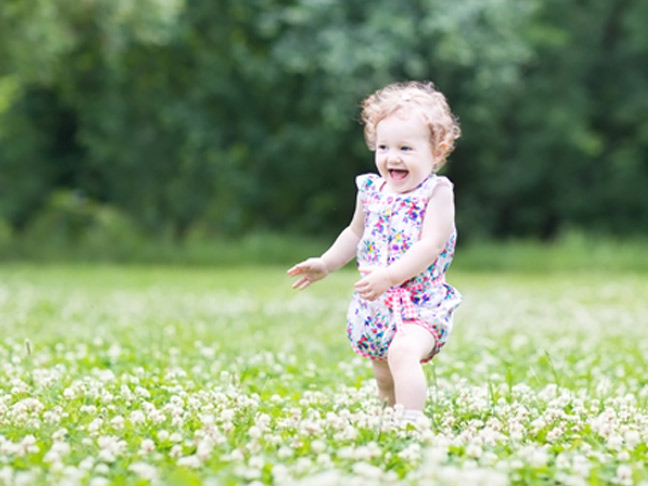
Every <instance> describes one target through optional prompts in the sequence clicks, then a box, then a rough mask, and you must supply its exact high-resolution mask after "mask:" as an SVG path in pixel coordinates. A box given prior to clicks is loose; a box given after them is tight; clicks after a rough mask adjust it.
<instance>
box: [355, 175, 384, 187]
mask: <svg viewBox="0 0 648 486" xmlns="http://www.w3.org/2000/svg"><path fill="white" fill-rule="evenodd" d="M380 179H381V177H380V176H379V175H378V174H374V173H367V174H360V175H359V176H357V177H356V178H355V183H356V187H357V188H358V190H360V191H366V190H369V189H371V188H375V187H376V186H377V183H378V181H379V180H380Z"/></svg>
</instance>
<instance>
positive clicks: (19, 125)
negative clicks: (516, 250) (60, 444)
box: [0, 0, 648, 252]
mask: <svg viewBox="0 0 648 486" xmlns="http://www.w3.org/2000/svg"><path fill="white" fill-rule="evenodd" d="M646 21H648V4H646V2H639V1H633V0H615V1H613V2H610V1H606V0H593V1H591V2H587V4H583V3H582V2H577V1H575V0H571V1H568V2H562V1H560V2H559V1H557V0H548V1H544V2H540V1H539V0H529V1H525V2H515V1H514V0H504V1H464V2H445V1H441V0H405V1H403V2H399V3H398V5H396V4H394V3H393V2H391V1H388V0H377V1H376V2H369V3H367V2H361V1H359V0H351V1H347V2H334V1H331V0H317V1H313V0H288V1H287V0H221V1H219V2H217V3H209V2H184V3H183V2H181V1H179V0H169V1H164V2H162V1H159V0H142V1H138V2H133V1H131V0H118V1H114V0H110V1H109V0H88V1H85V2H83V3H82V4H79V3H78V2H74V1H72V0H60V1H58V2H55V3H51V2H45V1H42V0H28V1H20V2H19V1H15V0H10V1H8V2H3V3H2V5H0V220H2V221H4V222H5V223H3V224H4V226H5V227H6V228H5V229H4V230H3V234H4V235H5V236H3V238H5V239H7V238H8V236H7V235H12V236H11V238H18V239H21V238H27V237H28V236H29V235H34V236H33V237H34V238H37V241H40V240H38V238H42V237H43V235H45V234H47V235H50V237H48V241H49V242H51V243H52V244H53V243H54V242H55V241H59V240H60V241H61V242H70V241H72V242H74V243H75V244H80V243H81V240H83V241H86V244H87V245H88V246H92V245H95V246H96V245H101V244H105V245H106V246H110V247H113V246H114V245H122V244H123V245H125V247H126V248H129V247H132V245H133V244H134V243H133V241H136V240H137V239H138V238H139V237H142V236H143V237H146V238H148V239H149V241H151V242H156V241H167V240H171V241H174V242H175V244H177V245H181V244H183V242H186V241H187V240H191V239H192V238H193V239H194V240H195V238H196V235H198V234H200V235H203V236H204V238H205V239H207V240H209V239H210V238H240V237H242V235H245V234H249V233H261V234H267V233H269V232H270V233H279V232H284V233H290V234H309V235H319V236H324V237H326V238H329V237H330V236H331V235H332V234H333V233H334V232H335V231H337V230H339V228H340V227H341V226H342V225H344V224H345V223H346V222H347V221H348V219H349V217H350V214H351V207H352V205H353V201H354V198H353V194H354V191H355V187H354V184H353V177H354V176H355V175H356V174H358V173H361V172H364V171H370V170H372V169H373V162H372V155H371V153H370V152H369V151H368V150H367V149H366V147H365V146H364V142H363V140H362V131H361V127H360V126H359V124H358V123H357V119H358V112H359V103H360V102H361V100H362V98H363V97H364V96H366V95H367V94H368V93H370V92H371V91H373V90H374V89H376V88H378V87H381V86H383V85H385V84H386V83H389V82H393V81H400V80H405V79H431V80H434V81H435V82H436V83H437V85H438V86H439V87H440V89H441V90H442V91H444V92H445V93H446V94H447V96H448V98H449V100H450V103H451V105H452V107H453V109H454V111H455V112H456V113H457V114H458V116H459V118H460V121H461V124H462V128H463V133H464V135H463V137H462V139H461V140H460V143H459V144H458V148H457V150H456V152H455V153H454V154H453V155H452V160H451V161H450V163H449V164H448V166H447V169H446V173H447V175H449V176H450V177H451V178H452V179H453V180H454V181H455V183H456V195H457V206H458V211H457V214H458V225H459V230H460V233H461V235H462V241H477V240H481V239H483V238H484V237H488V238H508V237H524V238H542V239H552V238H555V237H557V236H560V235H561V234H563V233H565V232H567V233H569V232H570V231H577V232H583V231H584V232H585V233H597V234H604V235H605V234H607V235H614V236H617V237H619V236H621V237H623V236H630V235H635V236H636V235H645V234H646V233H648V198H647V197H646V195H645V187H646V186H647V185H648V156H647V153H648V152H647V146H648V119H647V118H646V116H645V113H647V112H648V97H646V96H645V87H646V81H647V80H648V72H647V71H648V64H646V63H645V62H644V61H645V59H646V58H647V57H648V52H647V50H648V33H647V31H646V29H645V25H646ZM61 195H67V196H65V197H68V198H71V199H69V200H68V203H70V204H71V205H68V206H65V208H66V209H64V211H63V213H64V214H65V216H62V213H61V212H60V211H59V210H61V208H60V207H59V208H58V209H57V208H55V207H54V206H56V204H55V201H56V200H57V198H59V197H61ZM72 195H74V196H72ZM75 198H78V200H79V201H86V202H85V203H84V205H82V206H81V207H77V206H74V204H76V203H74V204H73V203H72V202H71V201H72V200H75ZM53 204H54V206H53ZM75 208H76V209H75ZM77 210H80V211H81V213H78V212H77ZM84 211H85V212H84ZM57 215H58V216H57ZM60 217H63V219H62V220H61V219H57V218H60ZM75 218H76V219H75ZM70 225H72V226H75V225H76V226H75V227H74V228H72V226H70ZM77 226H78V227H77ZM70 232H72V233H70ZM77 233H78V234H77ZM97 234H99V235H100V236H96V235H97ZM92 235H95V236H92ZM136 235H138V236H136ZM90 240H93V241H94V243H90ZM129 245H131V246H129ZM23 251H24V252H26V250H25V249H23Z"/></svg>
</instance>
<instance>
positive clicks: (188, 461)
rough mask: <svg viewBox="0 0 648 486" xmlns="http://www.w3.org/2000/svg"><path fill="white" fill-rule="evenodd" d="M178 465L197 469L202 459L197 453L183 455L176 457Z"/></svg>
mask: <svg viewBox="0 0 648 486" xmlns="http://www.w3.org/2000/svg"><path fill="white" fill-rule="evenodd" d="M177 464H178V466H184V467H190V468H193V469H198V468H200V467H202V461H201V460H200V458H199V457H198V456H197V455H195V454H194V455H191V456H184V457H181V458H180V459H178V462H177Z"/></svg>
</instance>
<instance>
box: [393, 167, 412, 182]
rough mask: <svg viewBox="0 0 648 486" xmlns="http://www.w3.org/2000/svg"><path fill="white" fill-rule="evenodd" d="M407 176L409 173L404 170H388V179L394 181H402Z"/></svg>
mask: <svg viewBox="0 0 648 486" xmlns="http://www.w3.org/2000/svg"><path fill="white" fill-rule="evenodd" d="M407 174H409V171H407V170H404V169H389V177H391V178H392V180H395V181H402V180H403V179H405V178H406V177H407Z"/></svg>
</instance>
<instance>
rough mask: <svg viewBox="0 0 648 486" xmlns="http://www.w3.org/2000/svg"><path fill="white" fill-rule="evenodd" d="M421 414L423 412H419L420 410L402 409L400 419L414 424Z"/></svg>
mask: <svg viewBox="0 0 648 486" xmlns="http://www.w3.org/2000/svg"><path fill="white" fill-rule="evenodd" d="M423 416H424V415H423V412H421V411H420V410H409V409H405V410H403V416H402V420H403V421H404V422H409V423H410V424H416V423H418V421H419V419H420V418H421V417H423Z"/></svg>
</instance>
